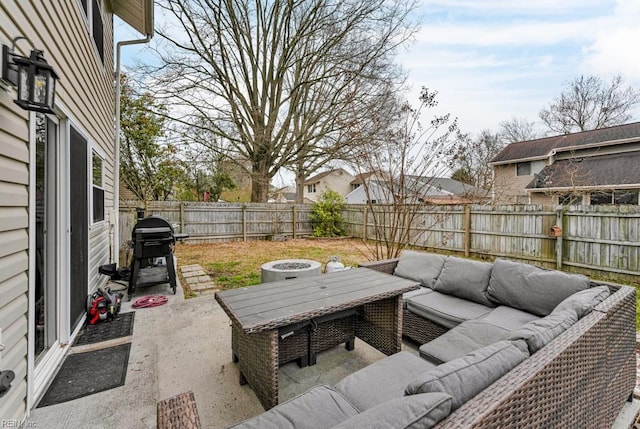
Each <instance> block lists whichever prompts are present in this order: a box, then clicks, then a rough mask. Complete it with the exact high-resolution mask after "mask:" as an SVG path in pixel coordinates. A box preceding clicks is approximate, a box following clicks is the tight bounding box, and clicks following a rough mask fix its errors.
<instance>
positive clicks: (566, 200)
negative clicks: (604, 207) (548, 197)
mask: <svg viewBox="0 0 640 429" xmlns="http://www.w3.org/2000/svg"><path fill="white" fill-rule="evenodd" d="M558 204H560V205H562V206H570V205H580V204H582V195H573V194H565V195H560V196H559V197H558Z"/></svg>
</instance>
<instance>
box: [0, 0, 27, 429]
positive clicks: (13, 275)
mask: <svg viewBox="0 0 640 429" xmlns="http://www.w3.org/2000/svg"><path fill="white" fill-rule="evenodd" d="M3 7H4V2H3V4H2V5H1V6H0V12H1V10H2V8H3ZM2 22H3V25H2V26H0V27H1V30H0V41H2V42H5V43H6V42H7V41H8V40H9V34H8V33H7V32H8V31H11V27H12V23H11V22H7V25H5V20H3V21H2ZM13 94H14V93H13V91H9V92H7V91H5V90H3V89H0V124H2V125H1V126H0V329H2V342H3V344H4V345H5V349H4V350H3V351H2V352H0V353H2V365H1V366H2V368H1V369H3V370H4V369H10V370H12V371H14V373H15V375H16V379H15V380H14V382H13V383H12V387H11V390H10V391H9V392H8V393H7V394H6V395H5V396H4V397H3V398H2V400H0V416H2V418H8V419H21V418H22V417H24V415H25V413H26V405H27V383H26V374H27V370H26V369H27V353H28V347H27V320H28V319H27V313H28V309H29V305H28V284H29V282H28V275H27V271H28V268H29V258H28V252H27V249H28V244H29V243H28V229H27V228H28V226H29V214H28V202H29V198H28V189H27V186H28V183H29V169H28V162H29V145H28V138H29V132H28V125H27V114H26V112H25V111H24V110H22V109H21V108H20V107H18V106H17V105H16V104H15V103H14V102H13V98H12V97H13Z"/></svg>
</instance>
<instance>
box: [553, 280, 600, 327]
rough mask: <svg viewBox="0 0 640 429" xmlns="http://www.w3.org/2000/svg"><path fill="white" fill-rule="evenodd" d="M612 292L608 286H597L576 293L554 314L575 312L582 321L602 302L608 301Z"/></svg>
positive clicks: (563, 302)
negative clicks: (566, 311)
mask: <svg viewBox="0 0 640 429" xmlns="http://www.w3.org/2000/svg"><path fill="white" fill-rule="evenodd" d="M610 294H611V292H610V291H609V288H608V287H607V286H596V287H592V288H589V289H586V290H582V291H580V292H576V293H574V294H573V295H571V296H570V297H568V298H567V299H565V300H564V301H562V302H561V303H560V304H558V306H557V307H556V308H554V309H553V312H554V313H555V312H556V311H564V310H573V311H575V312H576V314H577V315H578V319H582V317H584V316H585V315H586V314H588V313H590V312H591V310H593V309H594V307H595V306H596V305H598V304H600V303H601V302H602V301H604V300H605V299H607V298H608V297H609V295H610Z"/></svg>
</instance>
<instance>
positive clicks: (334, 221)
mask: <svg viewBox="0 0 640 429" xmlns="http://www.w3.org/2000/svg"><path fill="white" fill-rule="evenodd" d="M343 207H344V199H343V198H342V196H341V195H340V194H338V193H337V192H335V191H332V190H328V191H326V192H325V193H324V194H322V195H320V198H319V199H318V201H317V202H315V203H314V204H313V207H312V208H311V214H310V215H309V218H310V220H311V225H313V236H314V237H338V236H341V235H344V229H343V227H342V221H343V219H342V214H341V211H342V209H343Z"/></svg>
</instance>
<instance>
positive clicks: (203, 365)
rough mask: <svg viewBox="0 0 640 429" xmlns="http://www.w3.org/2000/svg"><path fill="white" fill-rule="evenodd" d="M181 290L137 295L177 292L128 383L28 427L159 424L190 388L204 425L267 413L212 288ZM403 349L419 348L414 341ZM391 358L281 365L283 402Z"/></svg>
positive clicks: (147, 318)
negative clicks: (238, 358)
mask: <svg viewBox="0 0 640 429" xmlns="http://www.w3.org/2000/svg"><path fill="white" fill-rule="evenodd" d="M181 292H182V290H181V289H180V288H178V291H177V295H176V296H173V295H172V294H171V293H170V292H169V291H168V288H167V287H166V285H161V286H156V287H152V288H141V289H140V290H139V291H138V293H137V294H136V296H135V297H134V300H135V298H137V297H140V296H145V295H150V294H153V293H160V294H163V295H167V296H168V297H169V303H168V304H167V305H164V306H160V307H154V308H143V309H137V310H135V311H136V317H135V324H134V330H133V335H132V337H131V338H130V339H131V343H132V346H131V353H130V356H129V366H128V370H127V377H126V382H125V384H124V386H121V387H117V388H115V389H111V390H108V391H105V392H100V393H96V394H93V395H89V396H85V397H84V398H80V399H77V400H73V401H69V402H66V403H62V404H58V405H53V406H49V407H44V408H36V409H34V410H33V411H32V413H31V416H30V417H29V418H28V419H27V421H26V422H25V427H38V428H65V429H70V428H107V427H110V428H119V427H126V428H154V427H156V404H157V402H158V401H160V400H162V399H167V398H169V397H171V396H174V395H178V394H180V393H184V392H187V391H193V392H194V394H195V398H196V403H197V409H198V414H199V416H200V421H201V423H202V427H203V428H226V427H228V426H230V425H232V424H235V423H238V422H240V421H242V420H244V419H247V418H250V417H252V416H255V415H257V414H259V413H261V412H262V411H263V408H262V406H261V405H260V402H259V401H258V399H257V398H256V396H255V394H254V393H253V391H252V390H251V388H250V387H249V386H248V385H245V386H240V385H239V384H238V369H237V366H236V365H235V364H234V363H232V361H231V328H230V326H229V319H228V318H227V316H226V314H225V313H224V311H223V310H222V309H221V308H220V306H219V305H218V304H217V302H216V301H215V300H214V297H213V295H212V294H209V295H207V294H204V295H201V296H200V297H198V298H192V299H188V300H185V299H183V298H182V295H181ZM132 301H133V300H132ZM122 311H132V308H131V303H125V304H124V305H123V310H122ZM403 349H407V350H409V351H413V352H415V353H417V351H416V349H415V347H413V346H412V345H410V344H404V345H403ZM383 357H384V355H383V354H382V353H380V352H378V351H377V350H375V349H373V348H372V347H370V346H368V345H367V344H365V343H364V342H362V341H360V340H356V346H355V350H353V351H351V352H348V351H346V350H345V349H344V347H343V346H338V347H336V348H334V349H331V350H329V351H327V352H324V353H322V354H320V355H319V356H318V363H317V364H316V365H314V366H311V367H307V368H298V366H297V365H296V364H295V363H290V364H287V365H284V366H282V367H281V368H280V391H279V396H280V401H281V402H282V401H285V400H286V399H288V398H291V397H293V396H295V395H297V394H299V393H302V392H304V391H306V390H307V389H308V388H310V387H311V386H314V385H317V384H334V383H336V382H337V381H339V380H340V379H341V378H343V377H344V376H346V375H348V374H350V373H352V372H354V371H356V370H358V369H360V368H362V367H364V366H366V365H368V364H370V363H372V362H375V361H377V360H379V359H382V358H383ZM638 409H640V401H638V400H634V401H633V402H631V403H626V404H625V406H624V409H623V410H622V412H621V414H620V416H619V417H618V419H617V420H616V423H615V424H614V426H613V427H614V428H615V429H623V428H624V429H627V428H629V427H630V426H631V425H632V424H633V421H634V419H635V416H636V414H637V412H638Z"/></svg>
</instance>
